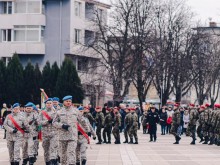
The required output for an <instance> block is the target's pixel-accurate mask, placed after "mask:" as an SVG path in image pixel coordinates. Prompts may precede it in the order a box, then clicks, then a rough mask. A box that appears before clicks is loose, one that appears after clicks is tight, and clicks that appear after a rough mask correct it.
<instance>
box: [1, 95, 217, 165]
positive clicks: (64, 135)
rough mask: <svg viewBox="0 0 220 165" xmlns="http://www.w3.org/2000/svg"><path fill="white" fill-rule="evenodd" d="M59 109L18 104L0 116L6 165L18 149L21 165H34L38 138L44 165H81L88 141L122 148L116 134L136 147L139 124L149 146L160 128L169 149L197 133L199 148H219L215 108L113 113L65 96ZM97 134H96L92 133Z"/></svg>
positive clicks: (54, 101)
mask: <svg viewBox="0 0 220 165" xmlns="http://www.w3.org/2000/svg"><path fill="white" fill-rule="evenodd" d="M62 100H63V103H60V102H59V98H57V97H54V98H48V99H47V100H46V101H45V107H44V108H42V109H40V107H39V105H34V104H33V103H31V102H29V103H27V104H26V105H25V106H24V107H21V106H20V104H19V103H15V104H13V106H12V107H10V108H7V106H6V104H4V105H3V108H2V110H1V123H2V124H3V127H4V129H5V135H6V136H5V137H4V138H6V140H7V147H8V150H9V156H10V162H11V165H19V162H20V161H21V159H20V148H22V165H26V164H27V163H28V162H29V164H30V165H33V164H34V163H35V162H36V160H37V156H38V149H39V139H41V135H42V147H43V149H44V160H45V164H46V165H58V164H59V163H61V165H66V164H68V165H75V164H76V165H80V164H82V165H85V164H86V162H87V155H86V150H87V148H88V145H89V144H90V137H92V138H93V140H96V137H97V140H98V141H97V143H96V144H97V145H100V144H104V143H106V144H111V143H112V139H111V138H112V136H111V135H112V134H113V137H114V144H121V137H120V133H123V134H124V139H125V141H124V142H123V143H128V144H138V134H137V131H138V129H140V126H141V123H142V128H143V134H149V135H150V141H149V142H156V141H157V127H158V124H160V126H161V135H166V134H172V135H174V137H175V142H174V144H179V142H180V140H181V135H183V134H186V135H187V136H190V137H192V142H191V144H192V145H195V144H196V143H195V142H196V132H197V135H198V137H199V138H200V143H201V142H203V144H209V145H212V144H216V145H218V146H219V145H220V113H219V112H220V105H219V104H216V105H215V106H214V109H211V108H210V105H208V104H206V105H202V106H195V105H194V104H189V105H188V106H187V107H181V106H180V105H179V104H174V105H172V106H163V107H162V108H161V109H159V110H158V109H157V108H156V107H155V106H154V105H150V106H148V107H145V108H143V109H144V111H141V108H140V107H139V106H138V105H136V106H134V107H132V108H131V107H129V106H128V105H124V104H120V105H119V106H118V107H116V106H115V107H108V106H107V105H106V104H105V105H104V107H103V108H101V107H96V108H93V107H92V106H91V105H88V106H74V105H73V104H72V96H65V97H64V98H63V99H62ZM95 131H96V132H95Z"/></svg>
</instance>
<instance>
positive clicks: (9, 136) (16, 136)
mask: <svg viewBox="0 0 220 165" xmlns="http://www.w3.org/2000/svg"><path fill="white" fill-rule="evenodd" d="M11 115H12V117H13V118H14V120H15V121H16V123H17V124H18V125H19V126H20V128H23V127H24V126H25V127H28V123H27V122H26V121H25V119H24V117H23V116H22V115H21V113H17V114H16V113H11ZM4 128H5V129H6V130H7V131H6V139H7V140H9V141H16V140H17V139H20V138H23V134H22V133H21V132H20V131H17V133H13V130H14V128H15V126H14V124H13V123H12V121H11V120H10V119H9V117H8V115H7V117H6V119H5V121H4Z"/></svg>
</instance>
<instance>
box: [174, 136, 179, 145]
mask: <svg viewBox="0 0 220 165" xmlns="http://www.w3.org/2000/svg"><path fill="white" fill-rule="evenodd" d="M179 138H180V137H179V136H175V140H176V142H175V143H173V144H179V140H180V139H179Z"/></svg>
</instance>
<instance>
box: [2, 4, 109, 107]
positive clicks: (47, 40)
mask: <svg viewBox="0 0 220 165" xmlns="http://www.w3.org/2000/svg"><path fill="white" fill-rule="evenodd" d="M109 8H110V6H109V5H107V4H104V3H101V2H99V1H98V0H0V58H2V59H3V60H4V61H5V62H6V64H7V63H8V61H10V59H11V57H12V56H13V54H14V53H17V54H18V56H19V58H20V60H21V62H22V64H23V65H24V66H25V65H26V64H27V63H28V61H31V62H32V63H33V64H36V63H38V64H39V66H40V67H41V68H42V67H43V66H44V65H45V63H46V62H47V61H49V62H50V63H51V64H52V63H54V62H57V64H58V65H59V66H60V65H61V64H62V61H63V60H64V58H65V56H69V57H71V58H72V59H73V62H74V64H75V66H76V69H77V70H78V74H79V76H80V78H81V81H82V84H83V85H84V87H85V88H88V89H90V88H91V89H92V90H91V91H93V92H94V91H95V92H96V93H97V91H99V92H100V93H103V90H104V88H103V87H104V86H105V85H103V83H100V82H99V81H98V82H94V81H93V80H94V78H95V79H99V77H98V75H99V74H98V73H99V72H102V73H103V71H102V70H100V69H97V67H96V66H97V64H98V62H99V59H100V57H99V56H97V55H96V54H94V52H93V51H92V50H90V49H89V48H87V46H88V45H89V44H92V42H93V41H94V38H95V37H96V35H97V28H96V26H95V20H96V14H98V15H99V16H100V18H102V20H103V21H105V22H106V23H107V10H108V9H109ZM87 95H88V96H90V95H91V93H88V94H87ZM95 95H97V94H95ZM102 95H103V96H104V94H102ZM95 98H96V99H95V100H96V104H101V103H99V101H98V102H97V97H95ZM101 100H104V99H102V98H101ZM87 102H88V101H87Z"/></svg>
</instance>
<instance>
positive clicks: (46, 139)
mask: <svg viewBox="0 0 220 165" xmlns="http://www.w3.org/2000/svg"><path fill="white" fill-rule="evenodd" d="M44 111H45V112H46V113H47V114H48V115H49V116H50V118H51V121H48V119H47V118H46V117H45V116H44V115H43V113H42V112H41V113H40V114H39V123H40V124H41V125H42V136H43V141H42V146H43V149H44V160H45V162H46V164H49V163H50V161H51V164H53V163H54V164H55V163H56V159H57V151H56V145H57V139H56V138H55V135H56V132H57V129H56V128H55V127H54V126H53V125H52V120H53V119H54V117H55V115H56V111H55V109H45V110H44Z"/></svg>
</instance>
